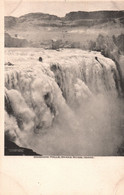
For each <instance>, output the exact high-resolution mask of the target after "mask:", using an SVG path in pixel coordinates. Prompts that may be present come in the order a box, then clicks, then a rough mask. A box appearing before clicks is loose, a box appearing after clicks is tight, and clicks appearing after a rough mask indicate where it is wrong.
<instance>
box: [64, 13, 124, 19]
mask: <svg viewBox="0 0 124 195" xmlns="http://www.w3.org/2000/svg"><path fill="white" fill-rule="evenodd" d="M120 17H124V11H94V12H83V11H78V12H70V13H68V14H66V16H65V19H67V20H79V19H112V18H120Z"/></svg>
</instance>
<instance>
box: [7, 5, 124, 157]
mask: <svg viewBox="0 0 124 195" xmlns="http://www.w3.org/2000/svg"><path fill="white" fill-rule="evenodd" d="M4 66H5V67H4V79H5V81H4V82H5V83H4V88H5V89H4V94H5V103H4V110H5V120H4V155H7V156H10V155H12V156H15V155H16V156H22V155H25V156H39V157H40V156H41V157H61V158H64V157H67V158H69V157H75V158H76V157H77V158H78V157H84V156H87V157H88V156H91V157H93V156H123V155H124V131H123V130H124V2H116V3H115V2H109V1H107V2H98V1H96V2H90V1H87V2H86V1H84V2H66V1H65V2H47V1H42V2H40V1H39V2H38V1H31V2H29V1H19V2H17V1H5V2H4Z"/></svg>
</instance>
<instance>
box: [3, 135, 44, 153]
mask: <svg viewBox="0 0 124 195" xmlns="http://www.w3.org/2000/svg"><path fill="white" fill-rule="evenodd" d="M4 154H5V155H7V156H11V155H13V156H24V155H26V156H41V155H40V154H37V153H36V152H34V151H33V150H31V149H28V148H23V147H19V146H18V145H16V144H15V143H14V142H12V141H10V140H8V138H7V137H5V150H4Z"/></svg>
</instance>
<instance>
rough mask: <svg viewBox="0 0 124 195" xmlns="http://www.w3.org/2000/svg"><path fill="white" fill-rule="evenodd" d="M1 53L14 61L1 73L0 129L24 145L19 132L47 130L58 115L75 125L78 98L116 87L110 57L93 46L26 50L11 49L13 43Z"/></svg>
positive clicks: (113, 93)
mask: <svg viewBox="0 0 124 195" xmlns="http://www.w3.org/2000/svg"><path fill="white" fill-rule="evenodd" d="M18 56H20V61H18V60H16V58H18V59H19V57H18ZM21 56H22V57H21ZM38 56H42V58H43V62H42V63H41V62H39V60H38ZM9 57H10V58H11V57H12V59H13V61H12V59H10V58H9ZM25 57H26V58H25ZM6 58H7V59H8V58H9V60H10V61H12V63H14V66H13V67H10V66H8V67H7V66H6V73H5V88H6V89H5V119H6V120H5V133H6V134H7V135H8V136H9V137H10V138H11V140H12V141H14V142H15V143H16V144H18V145H20V146H24V147H25V146H28V144H27V143H25V139H24V137H25V136H27V137H30V136H32V135H33V134H34V135H35V134H38V133H39V132H43V131H44V130H47V131H49V129H50V128H52V126H53V125H54V124H55V123H59V121H71V128H73V129H74V131H75V129H78V126H79V124H78V122H77V120H76V118H75V110H77V109H78V108H80V107H81V106H82V104H86V102H88V101H90V100H91V99H92V98H93V97H95V96H97V95H98V94H102V95H104V96H105V97H111V98H114V97H115V98H117V97H118V96H119V95H121V93H122V89H121V85H120V81H119V74H118V71H117V69H116V65H115V63H114V62H113V61H112V60H110V59H109V58H105V57H103V56H102V55H101V54H100V53H98V52H85V51H82V50H73V51H72V50H62V51H60V52H58V51H45V50H35V51H34V53H32V52H30V51H28V55H27V51H26V50H24V49H23V50H22V51H21V50H17V51H16V55H15V53H14V49H13V50H12V51H11V56H10V52H9V50H6ZM36 59H37V60H36ZM28 60H29V62H28Z"/></svg>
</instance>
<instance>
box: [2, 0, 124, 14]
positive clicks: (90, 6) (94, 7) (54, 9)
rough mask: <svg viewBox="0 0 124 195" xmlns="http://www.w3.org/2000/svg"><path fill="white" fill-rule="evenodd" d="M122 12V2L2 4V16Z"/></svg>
mask: <svg viewBox="0 0 124 195" xmlns="http://www.w3.org/2000/svg"><path fill="white" fill-rule="evenodd" d="M98 10H124V1H121V2H119V1H116V2H113V1H106V0H105V1H82V2H81V1H71V2H70V1H68V0H65V1H62V0H60V1H56V2H54V1H37V0H34V1H30V0H16V1H14V0H9V1H5V2H4V15H5V16H15V17H19V16H21V15H24V14H27V13H32V12H42V13H49V14H53V15H57V16H60V17H63V16H65V14H66V13H69V12H71V11H98Z"/></svg>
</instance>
